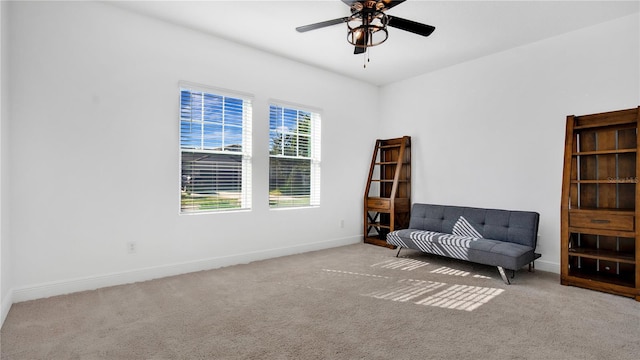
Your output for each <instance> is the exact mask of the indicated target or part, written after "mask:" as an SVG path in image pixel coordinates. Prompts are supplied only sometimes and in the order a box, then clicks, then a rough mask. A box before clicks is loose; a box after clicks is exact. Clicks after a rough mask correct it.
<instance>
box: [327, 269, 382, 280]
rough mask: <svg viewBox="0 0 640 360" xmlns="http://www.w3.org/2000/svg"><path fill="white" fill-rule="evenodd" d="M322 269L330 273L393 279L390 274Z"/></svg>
mask: <svg viewBox="0 0 640 360" xmlns="http://www.w3.org/2000/svg"><path fill="white" fill-rule="evenodd" d="M322 271H324V272H326V273H329V274H336V275H353V276H366V277H372V278H381V279H391V278H390V277H388V276H382V275H375V274H366V273H357V272H353V271H344V270H332V269H322Z"/></svg>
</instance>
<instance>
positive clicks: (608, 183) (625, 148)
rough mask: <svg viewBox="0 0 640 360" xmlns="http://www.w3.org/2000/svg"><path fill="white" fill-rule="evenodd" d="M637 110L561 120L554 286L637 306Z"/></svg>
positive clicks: (639, 222) (639, 164) (639, 291)
mask: <svg viewBox="0 0 640 360" xmlns="http://www.w3.org/2000/svg"><path fill="white" fill-rule="evenodd" d="M639 117H640V107H638V108H633V109H627V110H619V111H612V112H606V113H599V114H591V115H583V116H573V115H571V116H567V128H566V131H567V132H566V140H565V156H564V172H563V179H562V205H561V283H562V284H563V285H573V286H579V287H583V288H588V289H593V290H599V291H604V292H609V293H613V294H618V295H623V296H628V297H632V298H635V299H636V300H637V301H640V263H639V261H640V241H639V238H640V236H639V235H640V234H639V230H638V229H640V208H639V207H638V204H640V189H638V170H639V169H640V157H638V150H637V149H638V144H639V143H640V141H639V140H638V119H639Z"/></svg>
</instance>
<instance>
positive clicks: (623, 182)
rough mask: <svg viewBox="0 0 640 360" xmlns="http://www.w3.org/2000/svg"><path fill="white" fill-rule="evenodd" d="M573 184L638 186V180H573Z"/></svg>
mask: <svg viewBox="0 0 640 360" xmlns="http://www.w3.org/2000/svg"><path fill="white" fill-rule="evenodd" d="M571 183H572V184H637V183H638V180H637V179H635V178H622V179H602V180H575V179H572V180H571Z"/></svg>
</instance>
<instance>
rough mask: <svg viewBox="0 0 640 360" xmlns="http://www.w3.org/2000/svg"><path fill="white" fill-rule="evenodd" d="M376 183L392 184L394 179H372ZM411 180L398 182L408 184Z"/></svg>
mask: <svg viewBox="0 0 640 360" xmlns="http://www.w3.org/2000/svg"><path fill="white" fill-rule="evenodd" d="M371 181H374V182H383V183H392V182H393V179H371ZM408 181H409V180H398V182H408Z"/></svg>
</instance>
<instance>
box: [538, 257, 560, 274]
mask: <svg viewBox="0 0 640 360" xmlns="http://www.w3.org/2000/svg"><path fill="white" fill-rule="evenodd" d="M535 265H536V270H540V271H547V272H552V273H556V274H560V264H558V263H555V262H551V261H544V260H536V262H535Z"/></svg>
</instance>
